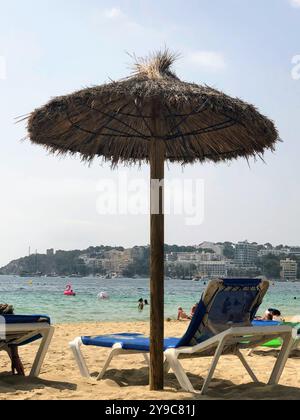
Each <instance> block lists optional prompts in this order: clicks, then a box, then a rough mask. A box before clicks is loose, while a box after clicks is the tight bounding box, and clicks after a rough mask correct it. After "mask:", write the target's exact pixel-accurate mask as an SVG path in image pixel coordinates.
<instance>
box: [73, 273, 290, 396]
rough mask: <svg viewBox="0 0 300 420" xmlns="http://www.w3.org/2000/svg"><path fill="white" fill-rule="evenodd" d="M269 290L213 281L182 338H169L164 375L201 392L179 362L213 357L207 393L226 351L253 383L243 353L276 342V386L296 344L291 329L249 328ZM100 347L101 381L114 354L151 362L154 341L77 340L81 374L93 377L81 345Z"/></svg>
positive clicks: (126, 337)
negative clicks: (102, 356) (105, 350)
mask: <svg viewBox="0 0 300 420" xmlns="http://www.w3.org/2000/svg"><path fill="white" fill-rule="evenodd" d="M268 288H269V283H268V282H267V281H263V280H253V279H251V280H246V279H243V280H237V279H220V280H213V281H211V282H210V283H209V286H208V288H207V290H206V291H205V293H204V294H203V297H202V299H201V301H200V304H199V306H198V308H197V311H196V313H195V315H194V317H193V319H192V321H191V323H190V325H189V327H188V330H187V332H186V334H185V335H184V336H183V337H182V338H181V339H179V338H166V339H165V342H164V351H165V359H166V361H165V372H166V373H168V372H169V370H170V369H171V370H172V371H173V372H174V373H175V375H176V377H177V379H178V382H179V384H180V385H181V387H182V388H183V389H184V390H185V391H188V392H192V393H197V391H195V389H194V387H193V385H192V384H191V382H190V380H189V378H188V376H187V374H186V373H185V371H184V369H183V367H182V365H181V364H180V362H179V359H181V358H195V357H201V356H213V361H212V364H211V366H210V369H209V373H208V376H207V378H206V379H205V382H204V385H203V387H202V390H201V393H202V394H205V393H206V392H207V390H208V387H209V385H210V382H211V380H212V378H213V375H214V372H215V369H216V367H217V364H218V361H219V359H220V356H221V355H222V354H224V353H226V354H234V355H236V356H237V357H238V358H239V359H240V361H241V362H242V364H243V366H244V368H245V369H246V371H247V372H248V374H249V375H250V377H251V379H252V380H253V381H254V382H258V379H257V377H256V376H255V374H254V373H253V371H252V369H251V368H250V366H249V365H248V363H247V361H246V359H245V357H244V356H243V354H242V353H241V350H242V349H248V348H252V347H256V346H258V345H261V344H262V343H265V342H266V341H268V340H271V339H272V338H277V337H280V338H281V339H282V340H283V346H282V349H281V353H280V357H279V358H278V359H277V360H276V363H275V367H274V369H273V372H272V375H271V378H270V381H269V383H270V384H277V383H278V382H279V380H280V377H281V374H282V372H283V369H284V366H285V364H286V361H287V358H288V354H289V351H290V347H291V345H292V328H291V327H289V326H273V327H253V326H252V325H251V323H252V321H253V320H254V317H255V315H256V313H257V310H258V308H259V306H260V305H261V303H262V300H263V298H264V296H265V294H266V292H267V290H268ZM82 345H84V346H96V347H102V348H108V349H110V353H109V357H108V359H107V361H106V363H105V366H104V368H103V370H102V372H101V373H100V374H99V376H98V380H101V379H102V378H103V377H104V375H105V372H106V371H107V369H108V367H109V365H110V363H111V361H112V359H113V357H114V356H117V355H119V354H121V353H123V354H136V353H140V354H143V355H144V357H145V359H146V360H148V354H149V351H150V350H149V349H150V340H149V338H147V337H144V336H143V335H140V334H114V335H107V336H99V337H78V338H76V339H75V340H74V341H73V342H71V343H70V347H71V349H72V351H73V354H74V357H75V360H76V362H77V364H78V367H79V369H80V372H81V374H82V376H84V377H87V378H90V373H89V370H88V368H87V365H86V362H85V360H84V358H83V355H82V352H81V346H82Z"/></svg>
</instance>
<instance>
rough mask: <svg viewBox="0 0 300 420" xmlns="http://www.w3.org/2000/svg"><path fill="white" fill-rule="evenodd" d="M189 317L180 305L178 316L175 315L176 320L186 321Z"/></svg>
mask: <svg viewBox="0 0 300 420" xmlns="http://www.w3.org/2000/svg"><path fill="white" fill-rule="evenodd" d="M190 319H191V317H190V316H188V315H187V314H186V313H185V312H184V310H183V308H182V307H181V306H179V308H178V316H177V320H178V321H188V320H190Z"/></svg>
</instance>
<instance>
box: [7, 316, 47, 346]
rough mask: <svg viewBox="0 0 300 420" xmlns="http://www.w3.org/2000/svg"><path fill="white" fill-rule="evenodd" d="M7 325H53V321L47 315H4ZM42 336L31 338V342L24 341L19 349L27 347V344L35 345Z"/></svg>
mask: <svg viewBox="0 0 300 420" xmlns="http://www.w3.org/2000/svg"><path fill="white" fill-rule="evenodd" d="M3 318H4V319H5V324H7V325H16V324H38V323H41V322H46V323H47V324H49V325H50V324H51V320H50V318H49V317H48V316H47V315H3ZM41 338H42V336H41V335H40V334H38V335H36V336H34V337H32V338H30V339H29V340H26V341H23V342H22V343H20V344H19V345H18V347H22V346H26V345H27V344H30V343H33V342H34V341H37V340H40V339H41Z"/></svg>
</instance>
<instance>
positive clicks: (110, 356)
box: [97, 347, 121, 381]
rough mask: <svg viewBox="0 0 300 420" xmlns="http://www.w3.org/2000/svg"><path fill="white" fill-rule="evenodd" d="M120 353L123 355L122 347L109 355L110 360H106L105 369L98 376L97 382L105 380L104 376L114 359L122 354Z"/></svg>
mask: <svg viewBox="0 0 300 420" xmlns="http://www.w3.org/2000/svg"><path fill="white" fill-rule="evenodd" d="M120 353H121V350H120V347H117V348H112V350H111V352H110V353H109V355H108V358H107V360H106V362H105V365H104V367H103V369H102V371H101V372H100V374H99V375H98V378H97V381H101V379H103V378H104V375H105V373H106V371H107V369H108V368H109V366H110V364H111V362H112V359H113V358H114V357H115V356H117V355H118V354H120Z"/></svg>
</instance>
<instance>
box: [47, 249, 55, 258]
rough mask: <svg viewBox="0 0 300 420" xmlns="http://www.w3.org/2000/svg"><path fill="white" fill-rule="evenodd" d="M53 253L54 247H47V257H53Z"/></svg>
mask: <svg viewBox="0 0 300 420" xmlns="http://www.w3.org/2000/svg"><path fill="white" fill-rule="evenodd" d="M54 254H55V252H54V249H47V256H48V257H53V255H54Z"/></svg>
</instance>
